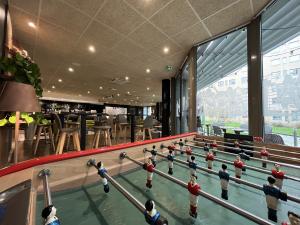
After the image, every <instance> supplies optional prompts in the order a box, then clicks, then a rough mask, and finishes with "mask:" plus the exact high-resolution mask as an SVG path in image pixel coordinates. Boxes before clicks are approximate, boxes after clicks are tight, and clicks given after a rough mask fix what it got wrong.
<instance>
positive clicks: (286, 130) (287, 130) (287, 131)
mask: <svg viewBox="0 0 300 225" xmlns="http://www.w3.org/2000/svg"><path fill="white" fill-rule="evenodd" d="M206 123H208V124H213V122H212V121H206ZM240 125H241V124H240V123H238V122H225V123H224V126H226V127H234V128H239V127H240ZM227 132H228V133H234V131H233V130H231V129H228V131H227ZM272 133H273V134H282V135H290V136H294V128H291V127H279V126H273V127H272ZM297 136H300V128H297Z"/></svg>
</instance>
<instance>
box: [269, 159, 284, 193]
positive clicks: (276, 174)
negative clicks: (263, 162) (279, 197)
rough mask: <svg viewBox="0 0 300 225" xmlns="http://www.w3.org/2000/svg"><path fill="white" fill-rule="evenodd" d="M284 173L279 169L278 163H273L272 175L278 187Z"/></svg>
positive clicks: (281, 183) (280, 184)
mask: <svg viewBox="0 0 300 225" xmlns="http://www.w3.org/2000/svg"><path fill="white" fill-rule="evenodd" d="M284 175H285V173H284V172H283V171H281V170H280V165H279V164H275V167H274V169H272V176H273V177H274V178H275V180H276V181H275V185H276V186H277V187H278V188H279V189H282V185H283V179H284Z"/></svg>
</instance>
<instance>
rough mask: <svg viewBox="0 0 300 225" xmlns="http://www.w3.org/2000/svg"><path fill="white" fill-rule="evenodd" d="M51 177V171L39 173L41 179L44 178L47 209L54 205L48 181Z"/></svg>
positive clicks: (45, 170)
mask: <svg viewBox="0 0 300 225" xmlns="http://www.w3.org/2000/svg"><path fill="white" fill-rule="evenodd" d="M49 176H50V170H49V169H43V170H41V171H40V172H39V177H42V179H43V186H44V195H45V207H47V206H49V205H52V198H51V191H50V186H49V180H48V177H49Z"/></svg>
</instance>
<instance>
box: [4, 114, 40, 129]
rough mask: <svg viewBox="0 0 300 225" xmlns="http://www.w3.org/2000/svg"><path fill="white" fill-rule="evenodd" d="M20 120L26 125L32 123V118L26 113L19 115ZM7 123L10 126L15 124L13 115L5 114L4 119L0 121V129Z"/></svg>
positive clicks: (14, 115)
mask: <svg viewBox="0 0 300 225" xmlns="http://www.w3.org/2000/svg"><path fill="white" fill-rule="evenodd" d="M20 119H21V120H23V121H25V122H26V123H27V124H30V123H32V122H33V121H34V119H33V117H31V116H29V114H28V113H21V116H20ZM8 123H10V124H15V123H16V114H15V113H11V114H7V115H6V116H5V117H4V118H2V119H0V127H3V126H5V125H6V124H8Z"/></svg>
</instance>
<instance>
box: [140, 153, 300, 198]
mask: <svg viewBox="0 0 300 225" xmlns="http://www.w3.org/2000/svg"><path fill="white" fill-rule="evenodd" d="M144 152H151V151H150V150H148V149H146V148H145V149H144ZM156 154H157V155H158V156H161V157H163V158H167V156H166V155H164V154H162V153H159V152H157V153H156ZM173 160H174V161H175V162H178V163H181V164H184V165H187V166H188V165H189V163H188V162H185V161H183V160H180V159H176V158H174V159H173ZM196 167H197V169H199V170H202V171H205V172H207V173H211V174H214V175H217V176H218V175H219V173H218V172H217V171H214V170H210V169H207V168H204V167H202V166H199V165H197V166H196ZM187 169H188V167H187ZM229 179H230V180H232V181H235V182H238V183H240V184H244V185H246V186H249V187H252V188H255V189H257V190H260V191H261V190H263V187H262V186H260V185H258V184H255V183H252V182H249V181H246V180H242V179H238V178H235V177H231V176H230V177H229ZM287 199H288V200H290V201H293V202H297V203H299V204H300V199H299V198H297V197H295V196H290V195H288V196H287Z"/></svg>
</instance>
